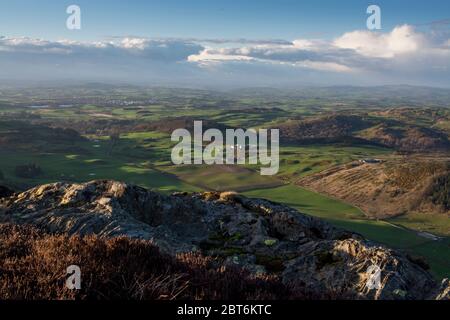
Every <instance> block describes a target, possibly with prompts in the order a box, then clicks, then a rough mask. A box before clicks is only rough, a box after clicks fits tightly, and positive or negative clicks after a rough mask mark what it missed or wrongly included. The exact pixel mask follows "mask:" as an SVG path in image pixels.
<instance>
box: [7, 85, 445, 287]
mask: <svg viewBox="0 0 450 320" xmlns="http://www.w3.org/2000/svg"><path fill="white" fill-rule="evenodd" d="M159 94H160V95H161V96H160V101H158V102H155V103H154V104H150V105H143V106H136V107H124V106H120V107H119V106H112V107H111V106H108V107H105V106H96V105H93V104H86V105H83V106H79V107H76V108H37V109H30V108H26V107H3V108H0V116H1V117H2V120H4V121H0V139H2V138H3V136H8V135H10V134H11V132H21V131H23V127H21V126H22V125H23V124H20V123H18V122H17V121H16V120H22V119H27V121H29V122H30V123H31V122H39V123H44V124H45V123H47V122H50V123H53V124H55V126H60V127H68V128H72V127H71V125H72V123H71V122H72V121H73V120H74V119H76V120H77V121H81V122H85V121H86V122H87V121H91V120H95V121H97V122H98V123H97V122H92V126H94V129H96V128H95V126H96V125H98V126H99V129H98V130H93V129H92V128H91V127H90V125H89V126H87V128H86V129H85V130H87V131H88V132H84V133H83V137H85V138H86V139H85V140H84V141H83V140H82V139H81V140H80V141H79V140H77V141H75V142H73V141H70V139H69V141H58V139H57V138H58V137H52V138H54V139H55V141H50V140H48V139H47V138H46V137H47V135H46V134H48V132H47V133H45V130H44V134H41V132H37V133H39V134H37V135H34V134H33V133H34V132H32V134H29V135H28V136H27V139H29V140H27V139H25V140H23V141H22V142H21V144H20V145H13V146H12V145H8V146H9V147H8V148H3V147H2V148H0V169H1V172H2V174H3V179H2V180H0V182H1V183H2V184H6V185H10V186H12V187H14V188H16V189H22V190H23V189H26V188H29V187H32V186H35V185H39V184H43V183H49V182H56V181H68V182H85V181H89V180H94V179H113V180H119V181H124V182H127V183H133V184H137V185H140V186H143V187H147V188H150V189H154V190H158V191H162V192H164V193H170V192H174V191H188V192H195V191H204V190H219V191H223V190H234V191H239V192H243V193H244V194H245V195H247V196H249V197H259V198H266V199H269V200H272V201H276V202H280V203H284V204H286V205H289V206H292V207H294V208H296V209H298V210H299V211H300V212H303V213H306V214H310V215H313V216H316V217H320V218H323V219H325V220H327V221H329V222H330V223H332V224H334V225H336V226H339V227H342V228H345V229H349V230H352V231H355V232H357V233H360V234H362V235H363V236H365V237H367V238H368V239H370V240H372V241H376V242H379V243H382V244H386V245H387V246H389V247H393V248H397V249H401V250H405V251H407V252H409V253H411V254H413V255H417V256H423V257H425V258H426V260H427V261H428V262H429V264H430V266H431V270H432V272H433V274H434V275H435V276H436V277H438V278H442V277H445V276H446V277H448V276H450V263H449V261H450V250H449V244H450V240H449V238H448V236H449V230H450V222H449V221H450V219H448V218H447V217H445V216H438V217H436V216H435V215H433V216H430V215H421V214H408V215H405V216H402V217H398V218H395V219H391V220H389V221H380V220H370V219H368V218H366V217H365V215H364V214H363V213H362V212H361V211H360V210H359V209H357V208H355V207H353V206H351V205H349V204H346V203H343V202H342V201H339V200H336V199H332V198H329V197H326V196H324V195H320V194H318V193H315V192H311V191H309V190H306V189H303V188H301V187H298V186H295V185H294V183H295V182H296V181H297V180H298V179H300V178H302V177H305V176H307V175H310V174H314V173H317V172H320V171H322V170H325V169H328V168H331V167H333V166H336V165H341V164H345V163H349V162H351V161H355V160H359V159H365V158H383V157H389V156H390V155H391V154H392V153H393V152H394V150H392V149H387V148H382V147H376V146H372V145H348V144H342V145H341V144H338V143H336V144H333V145H322V144H313V145H311V144H310V145H287V144H284V145H282V146H281V148H280V171H279V173H278V175H276V176H275V177H267V176H261V175H260V174H259V166H255V165H245V166H224V165H216V166H194V165H185V166H174V165H172V163H171V160H170V154H171V148H172V146H173V145H174V144H175V143H173V142H171V141H170V136H169V134H167V133H162V132H155V131H145V130H141V131H139V130H133V129H129V128H133V125H136V124H141V123H145V122H150V121H157V120H161V119H163V121H164V119H170V118H171V117H195V118H196V119H198V120H201V119H205V120H206V119H208V120H212V121H216V122H217V123H219V124H221V125H225V126H227V127H244V128H247V127H255V128H258V127H270V126H271V124H273V123H280V122H283V121H285V120H286V119H288V118H289V117H292V116H295V117H297V116H298V117H311V116H314V115H315V114H317V113H321V112H324V111H325V112H329V111H332V110H334V108H335V106H334V105H335V102H334V101H321V100H320V99H318V98H317V99H305V100H295V101H294V100H289V99H285V100H283V101H281V102H279V103H277V104H276V106H277V108H275V109H274V108H272V107H273V106H270V108H267V109H261V108H255V106H259V105H264V103H267V101H265V99H264V98H242V99H240V100H239V101H235V102H230V101H225V100H223V101H221V100H215V99H213V98H205V97H203V96H202V97H201V98H197V97H195V96H192V97H191V96H190V95H189V94H188V93H187V94H186V97H184V98H183V99H180V98H179V97H177V98H174V97H172V96H171V95H170V94H169V93H167V92H165V91H164V90H161V91H160V93H159ZM146 98H148V97H146ZM319 102H320V104H321V106H319ZM226 103H227V105H228V106H229V107H228V108H229V109H227V107H222V104H226ZM169 104H170V108H169V107H168V105H169ZM245 108H249V109H248V110H246V109H245ZM27 117H29V118H27ZM12 120H13V121H12ZM167 121H170V120H167ZM103 123H106V124H103ZM424 123H425V122H424ZM426 123H427V124H428V122H426ZM442 124H444V125H445V124H446V123H445V122H443V123H441V125H442ZM113 125H116V126H119V127H120V126H123V127H125V128H126V130H122V131H121V132H120V134H118V135H116V136H115V137H112V134H111V132H109V133H108V132H107V131H108V129H109V128H110V127H111V126H113ZM127 126H129V127H127ZM105 128H106V132H103V130H104V129H105ZM75 129H78V128H77V126H75ZM91 129H92V130H91ZM33 130H35V129H33ZM36 130H37V131H39V130H41V129H36ZM80 131H82V130H80ZM166 132H167V131H166ZM0 142H1V140H0ZM31 163H34V164H37V165H38V166H39V167H40V168H41V169H42V174H40V175H39V176H36V177H34V178H20V177H18V176H17V175H16V174H15V167H16V166H17V165H25V164H31ZM0 179H1V178H0ZM415 230H419V231H420V230H427V231H430V232H432V233H433V234H437V235H443V236H446V238H444V239H442V240H441V241H433V240H430V239H427V238H426V237H423V236H420V235H419V234H418V233H417V232H416V231H415Z"/></svg>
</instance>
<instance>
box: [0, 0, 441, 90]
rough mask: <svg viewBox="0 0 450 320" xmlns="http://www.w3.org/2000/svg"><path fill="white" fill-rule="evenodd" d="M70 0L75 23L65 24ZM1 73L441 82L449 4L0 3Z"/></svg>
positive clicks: (177, 81)
mask: <svg viewBox="0 0 450 320" xmlns="http://www.w3.org/2000/svg"><path fill="white" fill-rule="evenodd" d="M72 4H76V5H78V6H79V7H80V9H81V29H80V30H69V29H68V28H67V27H66V20H67V18H68V17H69V14H67V13H66V8H67V7H68V6H69V5H72ZM369 5H377V6H379V7H380V9H381V29H380V30H368V28H367V26H366V20H367V18H368V17H369V14H367V12H366V10H367V7H368V6H369ZM8 79H11V80H15V81H39V80H42V81H44V80H46V81H47V80H48V81H52V80H53V81H62V80H67V81H71V80H78V81H92V80H94V81H105V82H120V83H136V84H152V85H153V84H164V85H195V86H274V87H276V86H298V85H342V84H348V85H385V84H412V85H429V86H439V87H450V1H448V0H428V1H404V0H389V1H384V0H383V1H379V0H378V1H363V0H346V1H331V0H314V1H301V0H277V1H275V0H259V1H257V0H247V1H245V0H242V1H236V0H234V1H233V0H227V1H224V0H214V1H212V0H209V1H205V0H191V1H189V0H183V1H182V0H165V1H152V0H150V1H136V0H129V1H118V0H108V1H106V0H97V1H94V0H90V1H87V0H72V1H56V0H54V1H50V0H40V1H36V0H34V1H33V0H28V1H25V0H14V1H4V0H0V80H3V81H5V80H8Z"/></svg>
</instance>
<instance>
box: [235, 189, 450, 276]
mask: <svg viewBox="0 0 450 320" xmlns="http://www.w3.org/2000/svg"><path fill="white" fill-rule="evenodd" d="M244 194H245V195H246V196H248V197H254V198H265V199H268V200H272V201H276V202H280V203H284V204H286V205H289V206H291V207H293V208H296V209H297V210H299V211H300V212H303V213H306V214H310V215H312V216H316V217H319V218H322V219H324V220H327V221H329V222H330V223H332V224H334V225H336V226H338V227H342V228H344V229H347V230H352V231H354V232H357V233H360V234H362V235H363V236H364V237H366V238H367V239H370V240H373V241H376V242H379V243H382V244H385V245H387V246H389V247H392V248H397V249H401V250H404V251H406V252H409V253H411V254H414V255H419V256H423V257H425V258H426V260H427V261H428V263H429V264H430V267H431V271H432V272H433V274H434V275H435V276H436V277H437V278H443V277H448V276H450V250H449V245H450V239H449V238H447V239H444V240H443V241H432V240H429V239H426V238H423V237H420V236H418V235H417V234H416V232H414V231H409V230H406V229H404V228H401V227H399V226H395V225H393V224H391V223H389V222H385V221H377V220H367V219H366V218H365V217H364V214H363V213H362V212H361V211H360V210H359V209H357V208H355V207H353V206H350V205H348V204H345V203H343V202H340V201H338V200H335V199H331V198H329V197H326V196H323V195H320V194H317V193H314V192H311V191H308V190H306V189H304V188H301V187H298V186H293V185H288V186H283V187H278V188H273V189H261V190H254V191H249V192H245V193H244Z"/></svg>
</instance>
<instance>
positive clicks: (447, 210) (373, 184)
mask: <svg viewBox="0 0 450 320" xmlns="http://www.w3.org/2000/svg"><path fill="white" fill-rule="evenodd" d="M449 177H450V161H449V160H448V159H447V160H446V159H443V160H436V159H435V160H427V159H418V158H409V159H391V160H387V161H385V162H381V163H360V162H354V163H349V164H346V165H341V166H337V167H333V168H331V169H328V170H325V171H322V172H320V173H317V174H313V175H311V176H308V177H305V178H302V179H301V180H299V181H298V184H300V185H302V186H306V187H308V188H311V189H314V190H316V191H318V192H321V193H325V194H328V195H331V196H333V197H336V198H339V199H342V200H344V201H347V202H349V203H352V204H354V205H356V206H358V207H359V208H361V209H362V210H363V211H364V212H365V213H366V214H368V215H369V216H371V217H376V218H388V217H393V216H398V215H402V214H408V213H412V212H421V213H430V214H444V215H448V216H449V217H450V202H449V196H448V195H449V189H450V188H449Z"/></svg>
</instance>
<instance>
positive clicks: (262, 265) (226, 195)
mask: <svg viewBox="0 0 450 320" xmlns="http://www.w3.org/2000/svg"><path fill="white" fill-rule="evenodd" d="M5 190H6V189H5ZM0 221H1V222H8V223H13V224H21V225H22V224H30V225H34V226H36V227H38V228H40V229H43V230H45V231H46V232H50V233H64V234H69V235H81V236H84V235H90V234H95V235H97V236H100V237H105V238H110V237H116V236H127V237H130V238H138V239H146V240H152V241H153V243H154V244H156V245H157V246H158V247H159V249H160V250H161V251H162V252H165V253H168V254H171V255H175V254H177V253H182V252H192V251H194V252H200V253H202V254H204V255H208V256H214V257H218V259H221V260H222V261H223V262H224V263H225V264H226V265H233V266H236V267H240V268H243V269H246V270H248V271H249V272H251V273H255V274H274V275H277V276H279V277H280V279H281V281H282V282H283V284H285V285H288V286H290V287H295V288H297V290H304V291H305V292H308V293H316V294H317V296H321V292H325V291H327V292H333V293H334V294H335V296H336V297H338V298H342V299H449V298H450V293H449V292H450V283H449V282H448V280H444V281H443V282H442V283H441V284H439V283H436V282H435V280H434V279H433V277H432V276H431V275H430V274H429V273H428V272H427V271H426V270H425V268H424V267H425V266H424V263H423V262H422V261H421V260H420V259H415V258H412V257H409V256H407V255H404V254H402V253H400V252H396V251H394V250H391V249H388V248H386V247H384V246H382V245H379V244H376V243H373V242H370V241H368V240H365V239H364V238H363V237H362V236H360V235H358V234H355V233H352V232H349V231H345V230H341V229H339V228H336V227H333V226H331V225H330V224H328V223H327V222H324V221H322V220H320V219H317V218H314V217H311V216H308V215H305V214H302V213H300V212H298V211H297V210H294V209H292V208H290V207H287V206H285V205H280V204H277V203H273V202H270V201H267V200H261V199H249V198H246V197H243V196H241V195H239V194H236V193H232V192H223V193H217V192H206V193H194V194H188V193H176V194H172V195H163V194H160V193H157V192H153V191H149V190H146V189H144V188H141V187H137V186H134V185H128V184H125V183H121V182H115V181H92V182H88V183H84V184H69V183H53V184H47V185H42V186H39V187H35V188H33V189H30V190H28V191H25V192H22V193H15V194H13V193H12V192H9V191H8V192H4V193H2V194H1V195H0ZM373 266H377V267H378V268H379V269H378V270H380V271H381V272H380V278H379V279H380V281H379V285H375V286H371V285H369V284H373V283H372V282H371V281H369V278H371V274H370V272H368V270H370V269H371V267H373Z"/></svg>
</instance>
